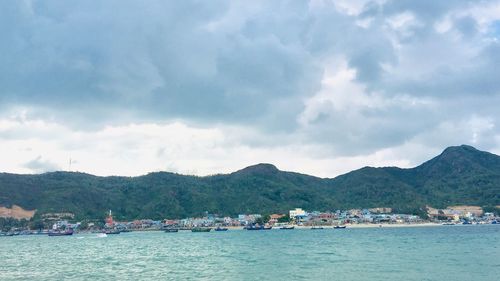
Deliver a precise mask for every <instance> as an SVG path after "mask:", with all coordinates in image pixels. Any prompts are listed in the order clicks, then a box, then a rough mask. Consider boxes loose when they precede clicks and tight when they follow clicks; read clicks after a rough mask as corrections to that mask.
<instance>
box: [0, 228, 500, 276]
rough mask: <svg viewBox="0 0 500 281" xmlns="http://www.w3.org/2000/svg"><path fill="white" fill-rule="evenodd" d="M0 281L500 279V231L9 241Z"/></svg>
mask: <svg viewBox="0 0 500 281" xmlns="http://www.w3.org/2000/svg"><path fill="white" fill-rule="evenodd" d="M0 280H2V281H4V280H343V281H345V280H356V281H360V280H361V281H362V280H385V281H388V280H394V281H401V280H403V281H411V280H415V281H423V280H436V281H438V280H439V281H443V280H453V281H460V280H463V281H470V280H475V281H481V280H485V281H496V280H500V225H463V226H458V225H457V226H435V227H404V228H389V227H387V228H386V227H381V228H347V229H323V230H311V229H294V230H268V231H247V230H229V231H226V232H209V233H192V232H189V231H180V232H178V233H164V232H160V231H154V232H131V233H122V234H119V235H108V236H107V237H104V238H99V237H97V235H96V234H74V235H73V236H67V237H48V236H39V235H33V236H15V237H0Z"/></svg>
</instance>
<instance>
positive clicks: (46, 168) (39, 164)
mask: <svg viewBox="0 0 500 281" xmlns="http://www.w3.org/2000/svg"><path fill="white" fill-rule="evenodd" d="M24 167H25V168H28V169H30V170H31V171H32V172H34V173H45V172H51V171H58V170H61V168H60V167H59V165H57V164H55V163H52V162H51V161H49V160H45V159H43V158H42V156H38V157H36V158H34V159H33V160H30V161H28V162H27V163H25V164H24Z"/></svg>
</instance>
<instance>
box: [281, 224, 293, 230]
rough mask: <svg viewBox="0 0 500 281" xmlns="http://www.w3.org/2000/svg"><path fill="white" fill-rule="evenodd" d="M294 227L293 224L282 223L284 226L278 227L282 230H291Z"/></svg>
mask: <svg viewBox="0 0 500 281" xmlns="http://www.w3.org/2000/svg"><path fill="white" fill-rule="evenodd" d="M294 228H295V226H293V225H284V226H282V227H280V229H282V230H292V229H294Z"/></svg>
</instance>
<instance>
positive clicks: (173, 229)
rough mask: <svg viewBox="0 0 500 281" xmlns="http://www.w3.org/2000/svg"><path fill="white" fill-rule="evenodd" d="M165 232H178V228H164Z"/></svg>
mask: <svg viewBox="0 0 500 281" xmlns="http://www.w3.org/2000/svg"><path fill="white" fill-rule="evenodd" d="M165 232H167V233H170V232H179V229H178V228H165Z"/></svg>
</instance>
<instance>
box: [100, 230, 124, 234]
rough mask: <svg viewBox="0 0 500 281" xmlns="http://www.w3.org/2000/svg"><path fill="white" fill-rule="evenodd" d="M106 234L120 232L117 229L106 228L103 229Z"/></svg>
mask: <svg viewBox="0 0 500 281" xmlns="http://www.w3.org/2000/svg"><path fill="white" fill-rule="evenodd" d="M103 233H105V234H106V235H112V234H120V230H118V229H106V230H104V231H103Z"/></svg>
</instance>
